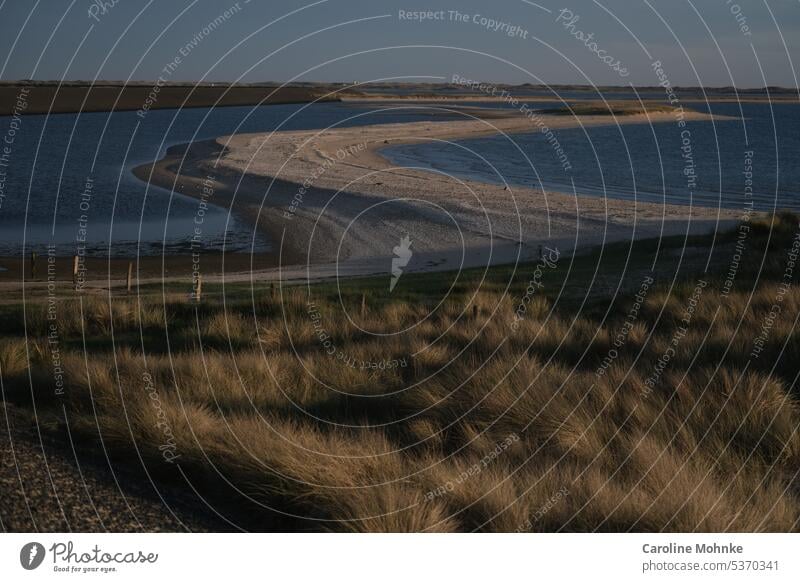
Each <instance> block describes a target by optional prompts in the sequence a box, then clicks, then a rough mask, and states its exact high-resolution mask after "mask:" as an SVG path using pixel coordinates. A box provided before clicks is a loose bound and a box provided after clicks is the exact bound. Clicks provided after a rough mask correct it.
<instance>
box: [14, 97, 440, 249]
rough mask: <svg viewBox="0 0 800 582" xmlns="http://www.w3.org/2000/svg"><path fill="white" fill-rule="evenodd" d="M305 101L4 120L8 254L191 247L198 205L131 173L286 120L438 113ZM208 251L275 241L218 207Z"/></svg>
mask: <svg viewBox="0 0 800 582" xmlns="http://www.w3.org/2000/svg"><path fill="white" fill-rule="evenodd" d="M303 107H304V106H303V105H271V106H265V107H258V108H255V109H254V108H252V107H227V108H216V109H209V108H198V109H184V110H182V111H176V110H155V111H150V112H149V113H148V114H147V116H146V117H145V119H143V120H142V119H140V118H139V117H137V115H136V112H133V111H131V112H127V111H126V112H115V113H84V114H81V115H73V114H61V115H52V116H49V117H47V116H43V115H33V116H25V117H22V118H21V121H18V122H14V121H13V120H12V118H11V117H0V136H2V137H0V142H1V141H2V139H3V137H4V136H9V137H11V138H12V142H13V143H12V144H11V146H10V153H8V154H7V161H8V164H7V166H4V165H0V172H3V173H0V194H3V195H4V196H0V255H11V254H17V253H19V252H21V251H22V250H23V246H24V249H25V250H26V251H29V250H39V251H43V250H44V249H45V247H46V245H48V244H55V245H56V247H57V248H58V250H59V251H60V252H62V253H65V254H71V253H73V252H75V249H76V245H77V244H78V242H77V241H78V239H79V238H85V245H86V249H87V254H106V253H109V251H110V253H111V254H112V255H114V256H124V255H134V254H137V253H139V254H145V255H147V254H159V253H161V252H163V251H170V250H186V249H187V248H188V246H187V245H188V242H189V240H190V239H191V236H192V233H193V230H194V222H193V221H194V218H195V216H196V214H197V211H198V201H197V200H195V199H192V198H189V197H186V196H183V195H180V194H175V193H171V192H169V191H166V190H163V189H161V188H157V187H155V186H150V187H149V188H148V187H147V185H146V184H144V183H143V182H141V181H140V180H138V179H137V178H135V177H134V176H133V175H132V173H131V169H132V168H134V167H135V166H138V165H140V164H142V163H145V162H148V161H153V160H155V159H158V158H160V157H161V156H162V155H163V153H164V151H165V150H166V148H167V147H169V146H171V145H175V144H179V143H187V142H191V141H199V140H204V139H209V138H213V137H217V136H220V135H228V134H231V133H234V132H244V133H246V132H259V131H270V130H273V129H276V128H278V127H279V126H281V124H282V123H283V124H284V125H283V129H287V130H291V129H315V128H323V127H328V126H330V125H332V124H335V123H339V122H342V123H343V125H360V124H370V123H386V122H397V121H416V120H421V119H430V118H431V117H430V112H429V111H428V112H427V113H426V112H425V111H421V110H413V109H412V110H405V111H399V112H395V111H389V112H371V113H370V112H368V111H366V110H362V109H359V108H355V107H352V106H346V105H341V104H336V103H330V104H328V103H323V104H316V105H313V106H310V107H305V108H303ZM301 109H302V112H301ZM298 112H299V113H298ZM295 113H297V115H294V116H293V114H295ZM365 113H366V115H362V114H365ZM359 115H362V116H361V117H354V116H359ZM348 118H352V119H348ZM436 119H446V118H445V117H441V116H438V117H437V118H436ZM284 122H285V123H284ZM0 154H2V148H0ZM2 180H4V182H2ZM89 185H90V186H91V188H89V187H88V186H89ZM84 217H85V220H84ZM81 244H83V241H81ZM203 247H204V248H206V249H221V248H223V247H224V248H225V249H226V250H228V251H237V250H242V251H249V250H250V249H251V248H255V249H256V250H265V249H267V248H269V241H267V240H264V239H263V238H262V237H261V236H260V235H259V236H257V237H255V238H254V234H253V232H252V228H251V227H249V226H247V225H245V224H242V223H241V222H239V221H238V220H237V219H236V218H235V217H233V216H231V215H230V213H229V212H228V211H227V210H226V209H222V208H216V207H212V208H211V209H210V210H209V211H208V212H207V213H206V215H205V217H204V221H203Z"/></svg>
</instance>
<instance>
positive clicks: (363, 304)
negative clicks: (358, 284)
mask: <svg viewBox="0 0 800 582" xmlns="http://www.w3.org/2000/svg"><path fill="white" fill-rule="evenodd" d="M366 314H367V294H366V293H362V294H361V317H364V316H365V315H366Z"/></svg>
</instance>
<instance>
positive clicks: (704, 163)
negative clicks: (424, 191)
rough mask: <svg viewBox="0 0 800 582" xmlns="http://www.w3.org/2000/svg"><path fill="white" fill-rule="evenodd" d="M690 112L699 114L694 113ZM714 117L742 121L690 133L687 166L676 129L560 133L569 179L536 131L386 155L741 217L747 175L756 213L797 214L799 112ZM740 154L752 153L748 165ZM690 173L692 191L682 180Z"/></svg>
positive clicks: (781, 107)
mask: <svg viewBox="0 0 800 582" xmlns="http://www.w3.org/2000/svg"><path fill="white" fill-rule="evenodd" d="M691 107H692V108H695V109H697V110H703V109H701V107H702V106H701V105H699V104H694V103H693V104H691ZM711 107H712V109H711V111H712V112H713V113H715V114H719V115H727V116H734V117H737V118H741V117H742V116H743V118H744V119H743V120H736V121H717V122H715V123H714V124H712V123H709V122H694V123H687V127H686V129H687V130H689V132H690V135H689V141H690V147H691V152H690V153H691V161H690V160H688V159H687V158H686V157H684V150H683V149H682V148H683V146H684V140H683V139H682V135H681V133H682V131H683V130H682V129H680V128H678V126H677V124H676V123H673V122H668V123H662V124H654V125H653V126H652V127H651V126H649V125H627V126H620V127H617V126H613V127H595V128H588V129H586V130H585V131H584V130H583V129H580V128H579V129H569V130H562V131H558V132H556V137H557V139H558V141H559V143H560V145H561V146H562V148H563V150H564V152H565V154H566V156H567V157H568V163H569V166H571V167H570V168H568V169H565V166H564V163H563V158H561V159H559V158H558V157H557V156H556V155H555V154H554V151H553V147H552V142H548V140H547V139H546V137H545V136H544V135H543V134H542V133H541V131H539V130H538V128H536V127H534V130H535V132H533V133H530V134H517V135H514V136H513V141H511V140H509V139H508V138H506V137H502V136H499V137H489V138H481V139H474V140H464V141H461V142H459V143H458V144H448V145H443V144H441V143H422V144H412V145H405V146H396V147H391V148H387V149H385V150H383V154H384V155H386V156H387V157H388V158H389V159H391V160H392V161H393V162H394V163H395V164H397V165H399V166H410V167H421V168H426V169H431V170H438V171H441V172H446V173H449V174H453V175H456V176H458V177H461V178H467V179H473V180H478V181H483V182H489V183H504V181H505V183H508V184H510V185H516V186H531V187H538V186H544V187H546V188H550V189H553V190H562V191H567V192H569V191H571V189H572V181H573V180H574V183H575V188H576V190H577V192H578V193H581V194H587V195H595V196H608V197H609V198H622V199H627V200H633V199H636V200H640V201H648V202H665V201H666V202H670V203H675V204H685V205H688V204H695V205H702V206H723V207H727V208H742V207H743V204H744V202H745V198H744V196H743V192H744V189H745V179H746V176H745V174H744V172H745V171H750V170H752V187H753V192H754V194H753V202H754V206H755V209H757V210H771V209H773V208H778V209H781V208H786V209H793V210H799V209H800V163H798V160H799V159H800V106H798V105H796V104H788V103H784V104H775V105H772V106H770V105H769V104H753V103H745V104H742V105H741V111H740V108H739V105H738V104H736V103H715V104H712V106H711ZM742 114H743V115H742ZM746 152H752V158H751V161H749V162H748V161H746V159H745V158H746V156H747V154H746ZM690 163H691V164H692V166H693V167H692V169H691V170H689V169H688V168H689V164H690ZM749 164H751V165H752V168H751V167H749ZM692 171H693V172H694V174H695V176H696V179H695V180H694V183H691V182H690V180H689V179H688V177H687V172H689V173H691V172H692Z"/></svg>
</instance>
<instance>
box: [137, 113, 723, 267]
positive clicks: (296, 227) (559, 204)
mask: <svg viewBox="0 0 800 582" xmlns="http://www.w3.org/2000/svg"><path fill="white" fill-rule="evenodd" d="M685 119H686V120H687V121H690V120H692V121H694V120H710V119H711V117H710V116H708V115H705V114H701V113H695V112H686V113H685ZM648 122H649V123H676V118H675V114H674V113H671V112H670V113H650V114H648V115H626V116H620V117H616V118H612V117H609V116H601V115H593V116H584V117H580V118H575V117H572V116H564V115H545V114H542V115H537V116H536V117H535V118H526V117H524V116H521V115H519V114H515V115H506V116H504V117H501V118H497V117H496V116H495V118H493V119H488V120H487V119H467V120H463V121H431V122H427V121H426V122H413V123H398V124H389V125H372V126H365V127H354V128H333V129H329V130H314V131H287V132H276V133H261V134H243V135H234V136H226V137H220V138H218V139H216V140H212V141H208V142H201V143H196V144H194V145H192V146H191V147H187V146H181V147H176V148H173V149H172V150H170V152H169V153H168V155H167V156H166V157H165V158H164V159H163V160H161V161H159V162H158V163H156V164H155V165H152V166H150V165H148V166H142V167H139V168H137V169H136V174H137V175H138V176H139V177H140V178H142V179H144V180H151V181H152V182H153V183H156V184H158V185H161V186H165V187H167V188H173V189H174V190H176V191H180V192H182V193H184V194H188V195H191V196H195V197H200V198H202V199H204V200H206V201H208V202H213V203H216V204H220V205H222V206H224V207H227V208H230V209H232V211H233V212H236V213H237V214H239V215H240V216H243V217H245V218H247V219H249V220H250V221H251V222H252V223H253V224H256V225H258V228H261V229H264V230H265V231H266V232H267V233H269V234H270V236H271V237H272V238H273V240H274V241H275V243H276V248H280V253H281V264H282V265H283V266H292V268H289V269H284V270H283V273H282V276H283V277H284V278H297V277H310V278H324V277H330V276H336V275H340V276H342V275H363V274H371V273H388V272H389V271H390V270H391V265H392V258H393V257H395V256H396V255H397V249H396V247H398V245H399V244H400V243H401V241H402V240H403V239H404V238H405V237H408V239H409V240H410V242H411V244H410V247H409V248H410V250H411V251H412V257H411V259H410V261H409V263H408V265H407V267H406V268H405V270H406V272H412V271H430V270H449V269H457V268H459V267H476V266H485V265H487V264H490V263H491V264H498V263H507V262H513V261H516V260H532V259H535V258H537V257H538V247H539V245H546V246H549V247H551V248H556V247H557V248H559V250H560V251H562V252H563V251H571V250H574V249H581V248H585V247H587V246H593V245H597V244H600V243H602V242H604V241H619V240H624V239H630V238H631V237H637V238H638V237H653V236H659V235H662V234H663V235H670V234H683V233H686V232H693V233H700V232H707V231H709V230H711V229H714V228H716V227H718V226H719V225H720V223H721V222H724V223H729V222H730V221H732V220H735V218H736V215H735V213H734V212H732V211H728V210H723V211H720V210H717V209H713V208H699V207H695V208H689V207H685V206H674V205H661V204H651V203H634V202H630V201H623V200H613V199H604V198H600V197H590V196H576V195H574V194H569V193H560V192H552V191H549V190H547V191H544V190H542V189H539V188H518V187H515V186H502V185H488V184H483V183H478V182H474V181H463V180H460V179H457V178H455V177H451V176H446V175H441V174H436V173H432V172H429V171H424V170H415V169H409V168H396V167H394V166H392V164H390V163H389V162H388V161H387V160H386V159H385V158H384V157H382V156H381V154H380V150H381V149H382V148H385V147H388V146H391V145H397V144H404V143H413V142H429V141H455V140H462V139H465V138H474V137H482V136H489V135H495V134H497V133H498V132H501V133H504V134H508V139H513V137H512V135H511V134H514V133H520V132H532V131H540V130H541V127H542V125H545V126H546V127H547V128H549V129H553V130H555V129H565V128H570V127H579V126H581V125H582V126H584V127H590V126H597V125H609V124H614V123H619V124H628V123H648ZM553 155H554V156H558V155H559V152H557V151H556V150H555V149H554V150H553ZM567 155H568V153H567ZM251 275H254V276H255V278H258V279H262V278H272V277H274V276H275V274H274V270H265V271H264V272H261V273H253V274H246V275H243V276H246V277H249V276H251ZM230 278H231V275H230V274H228V275H226V279H230Z"/></svg>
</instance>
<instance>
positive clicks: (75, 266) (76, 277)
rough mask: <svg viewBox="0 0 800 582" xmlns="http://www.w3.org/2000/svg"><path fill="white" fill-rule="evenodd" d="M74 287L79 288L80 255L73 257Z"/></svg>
mask: <svg viewBox="0 0 800 582" xmlns="http://www.w3.org/2000/svg"><path fill="white" fill-rule="evenodd" d="M72 287H73V288H74V289H75V291H77V290H78V255H75V256H74V257H73V258H72Z"/></svg>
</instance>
